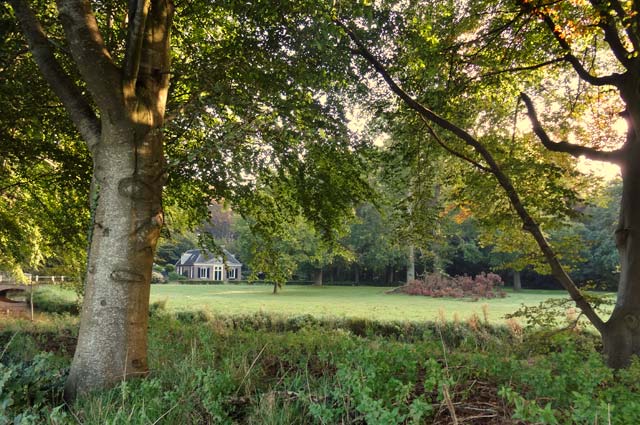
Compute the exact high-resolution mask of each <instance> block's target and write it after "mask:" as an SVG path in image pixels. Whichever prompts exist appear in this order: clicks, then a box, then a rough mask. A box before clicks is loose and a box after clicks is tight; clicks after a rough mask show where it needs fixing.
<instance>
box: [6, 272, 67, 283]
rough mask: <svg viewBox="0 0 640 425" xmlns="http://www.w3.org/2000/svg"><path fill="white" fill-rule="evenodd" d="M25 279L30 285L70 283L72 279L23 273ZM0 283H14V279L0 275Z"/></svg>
mask: <svg viewBox="0 0 640 425" xmlns="http://www.w3.org/2000/svg"><path fill="white" fill-rule="evenodd" d="M25 277H26V278H27V279H28V280H29V282H30V283H34V284H40V283H64V282H71V281H73V278H69V276H46V275H38V274H29V273H25ZM0 283H9V284H11V283H16V282H15V279H13V278H12V277H11V276H7V275H3V274H0Z"/></svg>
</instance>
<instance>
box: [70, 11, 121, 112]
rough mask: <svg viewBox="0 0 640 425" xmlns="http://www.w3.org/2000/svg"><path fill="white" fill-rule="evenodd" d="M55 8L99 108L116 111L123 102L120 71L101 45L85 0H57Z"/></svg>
mask: <svg viewBox="0 0 640 425" xmlns="http://www.w3.org/2000/svg"><path fill="white" fill-rule="evenodd" d="M58 11H59V12H60V19H61V20H62V26H63V27H64V32H65V34H66V36H67V40H68V41H69V46H70V49H71V54H72V56H73V59H74V61H75V63H76V65H77V66H78V69H79V70H80V74H81V75H82V78H83V79H84V81H85V82H86V83H87V88H88V89H89V92H91V95H92V96H93V100H94V101H95V102H96V104H97V105H98V108H99V109H100V111H101V112H102V113H103V114H104V113H105V112H108V113H113V114H114V115H115V114H117V113H119V111H120V106H121V105H122V102H121V101H120V100H121V98H122V94H121V93H122V92H121V77H120V70H119V69H118V67H117V66H116V65H115V64H114V63H113V60H112V59H111V55H110V54H109V52H108V51H107V48H106V47H105V45H104V40H103V39H102V35H101V34H100V29H99V28H98V23H97V22H96V18H95V16H94V14H93V11H92V10H91V6H90V4H89V2H88V1H87V0H58Z"/></svg>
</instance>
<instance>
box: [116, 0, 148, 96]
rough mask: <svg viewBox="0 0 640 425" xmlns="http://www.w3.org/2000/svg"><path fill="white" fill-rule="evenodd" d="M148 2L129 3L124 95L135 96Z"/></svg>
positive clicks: (144, 0) (136, 1) (131, 0)
mask: <svg viewBox="0 0 640 425" xmlns="http://www.w3.org/2000/svg"><path fill="white" fill-rule="evenodd" d="M150 4H151V2H150V1H149V0H130V1H129V30H128V35H127V50H126V53H125V57H124V75H123V78H124V81H123V87H124V90H125V93H127V94H125V95H133V94H135V86H136V79H137V78H138V71H139V69H140V57H141V55H142V44H143V42H144V30H145V24H146V22H147V15H148V13H149V6H150Z"/></svg>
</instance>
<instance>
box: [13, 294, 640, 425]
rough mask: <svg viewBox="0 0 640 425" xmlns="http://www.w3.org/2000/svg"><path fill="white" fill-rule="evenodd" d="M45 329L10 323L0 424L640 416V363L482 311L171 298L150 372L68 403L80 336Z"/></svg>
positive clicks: (153, 332)
mask: <svg viewBox="0 0 640 425" xmlns="http://www.w3.org/2000/svg"><path fill="white" fill-rule="evenodd" d="M57 320H62V319H60V318H58V319H57ZM67 320H70V321H71V320H72V318H68V319H67ZM58 323H59V322H58ZM70 323H72V325H71V326H76V325H77V323H76V322H70ZM39 326H40V325H38V323H34V324H24V325H21V327H17V328H15V327H14V328H13V329H11V331H6V330H4V329H0V341H2V342H4V347H3V348H2V350H0V352H2V357H0V362H1V363H2V365H1V366H0V394H1V395H0V400H1V401H2V404H0V408H1V410H0V411H1V415H2V416H0V423H17V424H30V423H52V424H72V423H82V424H87V425H89V424H96V425H97V424H104V423H108V424H114V425H115V424H123V425H124V424H127V425H129V424H134V425H135V424H176V423H180V424H202V423H215V424H336V423H344V424H365V423H366V424H423V423H436V424H444V423H452V422H453V419H452V418H453V417H454V415H455V417H456V418H457V420H458V421H459V423H476V422H474V421H476V420H478V419H473V418H477V417H479V416H482V417H484V418H485V419H487V418H488V419H491V420H495V421H497V422H499V421H502V422H506V423H510V422H517V421H521V422H523V423H549V424H551V423H559V424H594V423H612V424H631V423H640V400H639V396H638V394H640V362H635V363H634V364H633V365H632V366H631V367H630V368H629V369H626V370H624V371H618V372H614V371H612V370H610V369H608V368H607V367H606V366H605V364H604V363H603V361H602V358H601V356H600V354H599V353H598V352H597V351H596V349H595V348H597V347H595V346H594V345H593V344H590V343H589V342H588V341H591V340H592V339H590V338H589V337H588V336H585V337H583V336H581V334H579V333H576V332H570V333H567V332H565V333H558V334H554V335H553V336H552V337H550V340H549V341H548V342H547V345H548V348H547V349H542V348H539V349H537V350H534V349H532V348H531V345H528V344H529V338H530V334H529V333H526V332H525V333H524V334H522V333H521V332H520V331H519V332H518V333H514V331H513V327H509V326H494V325H491V324H489V323H487V321H483V320H480V319H479V318H478V319H477V320H473V321H469V322H459V323H454V322H446V321H439V322H435V323H434V322H424V323H403V322H395V323H381V322H375V321H370V320H354V319H338V318H334V319H330V320H322V319H318V318H315V317H312V316H301V317H296V318H286V317H283V316H274V315H266V314H256V315H251V316H216V315H211V314H204V313H203V314H198V313H193V314H192V315H186V314H173V313H170V312H167V311H165V310H164V308H163V305H162V304H161V303H160V304H159V305H157V306H156V307H154V308H153V309H152V317H151V319H150V330H149V345H150V346H149V348H150V349H149V352H150V358H149V363H150V366H151V373H150V375H149V376H148V377H147V378H145V379H139V380H131V381H123V382H121V383H120V384H119V385H117V386H116V387H114V388H112V389H111V390H109V391H103V392H100V393H94V394H89V395H86V396H85V397H83V398H81V399H79V400H78V401H77V402H76V403H75V404H73V405H72V406H66V405H64V404H63V402H62V399H61V388H62V381H63V379H64V375H65V373H66V367H67V365H68V364H69V361H70V353H68V350H61V349H59V348H57V347H58V345H60V344H64V343H66V342H67V341H68V339H69V337H70V335H73V333H71V334H70V333H69V332H68V328H67V327H65V326H63V325H62V324H60V323H59V324H58V325H57V326H58V328H59V329H60V332H59V333H52V332H51V327H50V326H48V327H45V326H44V324H42V326H43V327H42V331H43V332H45V335H47V338H46V339H44V338H40V337H39V334H38V327H39ZM16 330H17V331H18V332H17V333H16ZM25 349H26V351H25ZM43 351H48V352H47V353H44V352H43ZM488 419H487V420H488Z"/></svg>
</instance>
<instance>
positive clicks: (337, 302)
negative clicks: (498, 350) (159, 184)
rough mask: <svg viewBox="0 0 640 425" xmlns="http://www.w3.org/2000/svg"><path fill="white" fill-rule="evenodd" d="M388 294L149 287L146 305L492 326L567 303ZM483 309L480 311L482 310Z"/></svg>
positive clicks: (529, 294) (541, 294)
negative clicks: (542, 306) (523, 310)
mask: <svg viewBox="0 0 640 425" xmlns="http://www.w3.org/2000/svg"><path fill="white" fill-rule="evenodd" d="M389 289H390V288H380V287H372V286H322V287H315V286H294V285H290V286H285V287H284V288H283V289H282V291H281V292H279V293H278V294H277V295H273V294H272V291H273V287H272V286H270V285H269V286H267V285H179V284H166V285H152V287H151V302H154V301H163V300H166V308H167V309H168V310H170V311H181V310H205V311H209V312H211V313H214V314H215V313H219V314H253V313H257V312H264V313H277V314H282V315H286V316H299V315H303V314H310V315H313V316H317V317H359V318H368V319H376V320H383V321H385V320H408V321H424V320H435V319H439V318H441V317H442V316H443V315H444V318H445V319H446V320H454V319H455V318H456V317H457V318H458V319H460V320H464V319H466V318H468V317H470V316H471V315H473V314H477V315H478V316H479V317H481V318H482V317H484V313H485V312H484V311H483V309H484V310H485V311H486V312H487V313H488V318H489V320H490V321H492V322H503V321H504V315H505V314H507V313H512V312H514V311H515V310H517V309H518V308H519V307H520V306H521V304H526V305H537V304H538V303H540V302H541V301H544V300H546V299H548V298H560V297H567V295H566V293H564V292H562V291H544V290H524V291H522V292H518V293H514V292H508V295H507V297H506V298H496V299H481V300H479V301H471V300H467V299H451V298H429V297H420V296H409V295H402V294H393V295H389V294H385V291H387V290H389ZM483 306H484V307H483Z"/></svg>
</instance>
